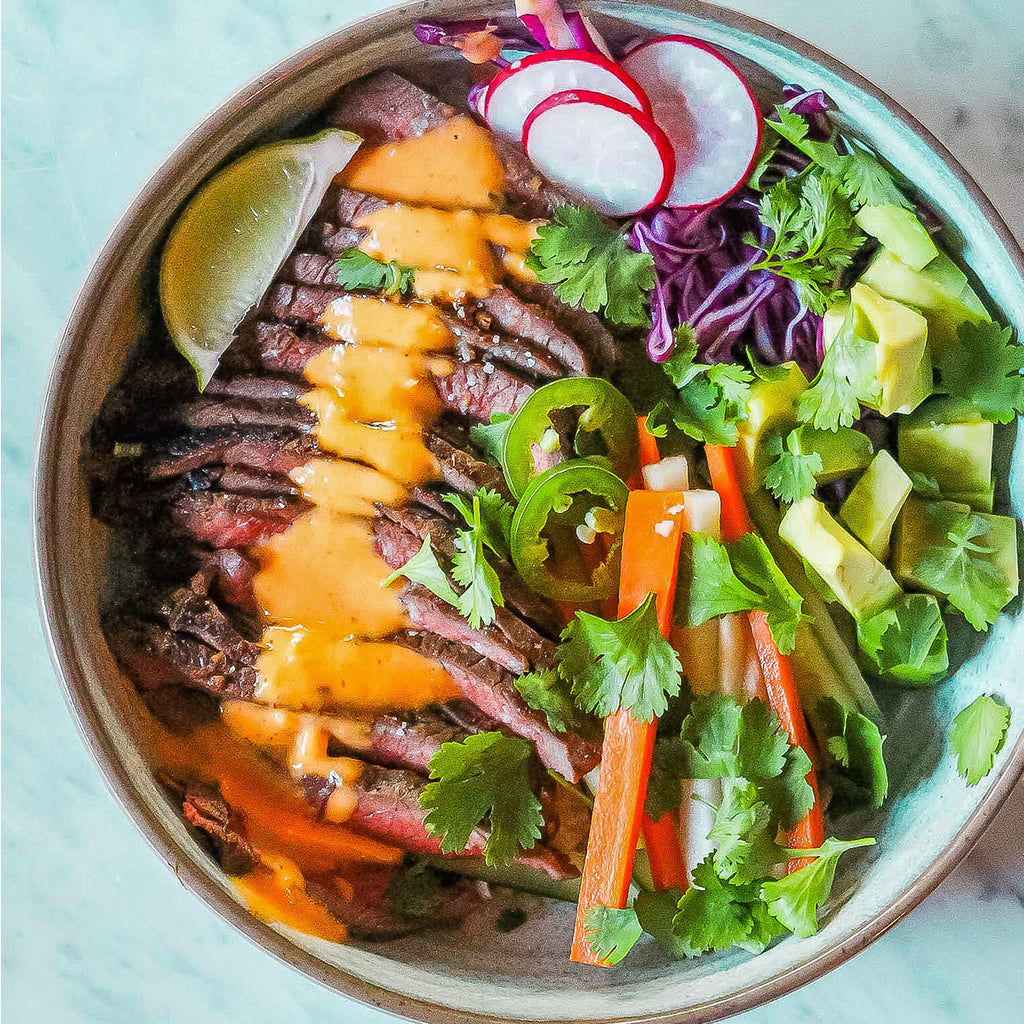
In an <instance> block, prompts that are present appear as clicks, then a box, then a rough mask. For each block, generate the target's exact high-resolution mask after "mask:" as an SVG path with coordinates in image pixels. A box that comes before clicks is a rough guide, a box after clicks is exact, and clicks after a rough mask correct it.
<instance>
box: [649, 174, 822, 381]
mask: <svg viewBox="0 0 1024 1024" xmlns="http://www.w3.org/2000/svg"><path fill="white" fill-rule="evenodd" d="M748 232H749V233H752V234H753V235H754V237H755V238H758V239H761V240H764V233H765V228H764V227H763V226H762V224H761V222H760V219H759V218H758V216H757V200H756V198H755V197H754V196H753V195H752V193H750V192H749V191H748V190H744V191H743V192H740V193H737V194H736V195H735V196H732V197H730V198H729V199H727V200H726V201H725V202H724V203H721V204H720V205H718V206H712V207H705V208H704V209H701V210H683V209H674V210H669V209H661V210H657V211H655V212H654V213H652V214H648V215H646V216H644V217H641V218H639V219H638V220H637V221H636V222H635V223H634V225H633V228H632V230H631V232H630V241H631V243H632V244H633V246H634V247H635V248H636V249H638V250H639V251H640V252H647V253H650V254H651V256H653V257H654V268H655V272H656V278H657V280H656V284H655V288H654V292H653V293H652V295H651V318H652V321H653V326H652V328H651V331H650V334H649V336H648V339H647V353H648V355H649V356H650V358H651V359H653V360H654V361H655V362H660V361H661V360H663V359H666V358H668V355H669V354H670V353H671V351H672V346H673V344H674V343H675V338H674V333H673V332H674V330H675V328H676V327H678V326H680V325H681V324H689V325H690V327H692V328H693V331H694V334H695V336H696V344H697V352H698V357H699V358H700V359H701V360H702V361H704V362H730V361H738V360H740V359H741V358H742V356H743V353H744V350H745V349H746V348H747V347H749V348H750V349H751V350H752V351H753V353H754V354H755V355H756V356H757V358H758V359H760V360H761V361H762V362H765V363H771V364H775V363H781V362H785V361H786V360H788V359H795V360H796V362H797V363H799V365H800V366H801V368H802V369H803V370H804V372H805V373H808V374H813V373H814V372H816V371H817V368H818V366H819V365H820V362H821V355H822V353H821V348H820V340H819V337H818V334H819V331H818V327H819V323H820V321H819V318H818V317H817V316H815V315H814V314H813V313H811V311H810V310H809V309H808V308H807V307H806V306H805V305H804V304H803V303H801V301H800V299H799V298H798V297H797V293H796V290H795V288H794V287H793V284H792V282H790V281H787V280H785V279H784V278H781V277H777V276H776V275H775V274H772V273H770V272H769V271H766V270H752V269H751V268H752V267H753V265H754V264H755V263H756V262H757V260H758V258H759V257H760V256H761V250H760V249H758V248H756V247H754V246H751V245H747V244H745V243H744V242H743V237H744V235H746V234H747V233H748Z"/></svg>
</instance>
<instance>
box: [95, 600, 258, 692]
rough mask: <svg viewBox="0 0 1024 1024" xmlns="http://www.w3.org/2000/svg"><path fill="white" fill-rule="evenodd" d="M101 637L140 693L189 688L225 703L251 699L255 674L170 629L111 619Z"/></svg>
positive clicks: (126, 616)
mask: <svg viewBox="0 0 1024 1024" xmlns="http://www.w3.org/2000/svg"><path fill="white" fill-rule="evenodd" d="M103 632H104V635H105V636H106V638H107V646H108V647H109V648H110V652H111V654H113V655H114V658H115V659H116V660H117V662H118V663H119V664H120V665H121V667H122V668H123V669H124V671H125V674H126V675H127V676H128V677H129V678H130V679H131V680H132V682H134V683H135V685H136V686H137V687H138V688H139V690H140V691H142V692H143V693H145V692H146V691H149V690H154V689H159V688H161V687H165V686H186V687H190V688H192V689H196V690H204V691H206V692H207V693H212V694H213V695H214V696H215V697H217V698H220V699H225V698H229V697H242V698H247V699H250V698H251V697H252V695H253V693H254V692H255V689H256V669H255V668H254V667H253V666H252V665H251V664H245V663H235V662H232V661H231V660H230V659H229V658H227V657H226V656H225V654H224V653H223V652H222V651H218V650H215V649H214V648H212V647H210V646H209V645H207V644H205V643H203V642H202V641H200V640H198V639H195V638H194V637H191V636H187V635H186V634H184V633H176V632H175V631H174V630H172V629H170V628H169V627H168V626H167V625H161V624H159V623H156V622H150V621H147V620H144V619H140V618H137V617H135V616H133V615H130V614H126V613H120V614H114V615H111V616H107V617H106V619H105V620H104V623H103Z"/></svg>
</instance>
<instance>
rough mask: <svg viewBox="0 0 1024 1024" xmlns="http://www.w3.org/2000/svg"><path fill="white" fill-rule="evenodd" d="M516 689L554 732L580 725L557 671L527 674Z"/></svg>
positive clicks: (520, 678) (546, 670)
mask: <svg viewBox="0 0 1024 1024" xmlns="http://www.w3.org/2000/svg"><path fill="white" fill-rule="evenodd" d="M515 687H516V689H517V690H518V691H519V693H520V694H521V695H522V698H523V700H525V701H526V703H527V704H529V705H530V707H531V708H533V709H534V711H542V712H543V713H544V716H545V718H547V720H548V728H549V729H550V730H551V731H552V732H569V730H570V729H575V728H576V727H577V726H578V725H579V717H578V716H577V714H576V708H575V706H574V705H573V702H572V697H571V696H570V695H569V693H568V692H567V690H566V687H565V683H564V681H563V680H562V678H561V677H560V676H559V674H558V672H557V671H556V670H555V669H543V670H542V671H540V672H527V673H526V675H522V676H520V677H519V678H518V679H517V680H516V681H515ZM677 806H678V804H677Z"/></svg>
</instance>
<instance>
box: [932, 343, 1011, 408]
mask: <svg viewBox="0 0 1024 1024" xmlns="http://www.w3.org/2000/svg"><path fill="white" fill-rule="evenodd" d="M1012 334H1013V332H1012V331H1011V330H1010V328H1009V327H1003V328H1000V326H999V325H998V324H995V323H977V324H973V323H965V324H961V325H960V328H959V331H958V336H957V340H956V341H954V342H952V343H951V344H949V345H947V346H946V349H945V351H944V352H943V353H942V361H941V363H940V364H939V370H940V372H941V374H942V385H941V386H942V390H943V391H946V392H948V393H949V394H951V395H955V396H956V397H958V398H966V399H967V400H968V401H969V402H970V403H971V405H973V406H974V408H975V409H977V410H978V412H980V413H981V415H982V416H983V417H985V419H989V420H994V421H995V422H996V423H1010V422H1012V420H1013V418H1014V416H1017V415H1020V414H1024V375H1022V373H1021V371H1022V370H1024V345H1015V344H1013V343H1012V341H1011V337H1012Z"/></svg>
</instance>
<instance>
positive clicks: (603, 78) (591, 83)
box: [484, 50, 651, 142]
mask: <svg viewBox="0 0 1024 1024" xmlns="http://www.w3.org/2000/svg"><path fill="white" fill-rule="evenodd" d="M567 89H589V90H593V91H595V92H600V93H604V94H605V95H606V96H611V97H612V98H614V99H619V100H622V101H623V102H624V103H628V104H629V105H630V106H631V107H636V109H637V110H642V111H643V112H644V113H645V114H648V115H650V113H651V104H650V102H649V101H648V99H647V96H646V95H645V93H644V91H643V89H641V88H640V86H639V85H637V84H636V82H634V81H633V80H632V79H631V78H630V77H629V75H627V74H626V73H625V72H624V71H623V70H622V69H621V68H620V67H619V66H618V64H615V63H614V62H612V61H610V60H609V59H608V58H607V57H605V56H604V55H603V54H600V53H591V52H589V51H587V50H545V51H544V52H543V53H534V54H531V55H530V56H529V57H524V58H523V59H522V60H517V61H516V62H515V63H514V64H512V65H510V66H509V67H507V68H503V69H502V70H501V71H499V72H498V73H497V74H496V75H495V76H494V78H493V79H491V84H490V85H489V86H488V88H487V92H486V94H485V95H484V118H485V119H486V121H487V123H488V125H490V127H491V129H492V130H493V131H495V132H497V133H498V134H499V135H504V136H505V138H507V139H515V141H516V142H518V141H519V140H520V139H521V138H522V137H523V125H524V124H525V123H526V119H527V117H529V115H530V111H532V110H533V108H534V107H535V106H537V104H538V103H540V102H541V101H542V100H546V99H547V98H548V97H549V96H553V95H554V94H555V93H556V92H565V91H566V90H567Z"/></svg>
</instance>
